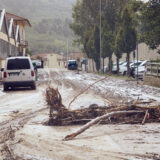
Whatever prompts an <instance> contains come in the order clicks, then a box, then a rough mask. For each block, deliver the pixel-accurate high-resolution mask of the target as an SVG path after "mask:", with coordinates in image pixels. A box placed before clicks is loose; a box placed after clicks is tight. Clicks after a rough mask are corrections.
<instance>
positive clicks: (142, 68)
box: [134, 60, 150, 79]
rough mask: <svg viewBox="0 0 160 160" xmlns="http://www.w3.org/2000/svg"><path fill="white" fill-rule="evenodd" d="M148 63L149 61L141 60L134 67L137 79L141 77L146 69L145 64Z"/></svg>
mask: <svg viewBox="0 0 160 160" xmlns="http://www.w3.org/2000/svg"><path fill="white" fill-rule="evenodd" d="M148 63H150V62H149V61H147V60H145V61H142V62H141V64H140V65H139V66H138V67H136V69H135V71H134V75H135V77H137V78H139V79H143V76H144V73H145V71H146V65H147V64H148Z"/></svg>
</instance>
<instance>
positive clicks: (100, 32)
mask: <svg viewBox="0 0 160 160" xmlns="http://www.w3.org/2000/svg"><path fill="white" fill-rule="evenodd" d="M99 8H100V25H99V34H100V35H99V37H100V72H101V71H102V70H101V68H102V66H101V59H102V57H101V56H102V0H100V7H99Z"/></svg>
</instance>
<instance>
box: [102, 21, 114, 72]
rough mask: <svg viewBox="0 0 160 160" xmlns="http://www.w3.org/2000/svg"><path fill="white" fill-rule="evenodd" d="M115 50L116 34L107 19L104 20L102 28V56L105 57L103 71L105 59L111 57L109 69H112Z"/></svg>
mask: <svg viewBox="0 0 160 160" xmlns="http://www.w3.org/2000/svg"><path fill="white" fill-rule="evenodd" d="M113 51H114V34H113V32H112V30H111V29H110V27H109V25H108V23H107V21H105V22H104V24H103V28H102V55H101V56H102V58H103V71H104V59H105V58H106V57H108V59H109V71H111V69H112V66H111V65H112V63H111V62H112V54H113Z"/></svg>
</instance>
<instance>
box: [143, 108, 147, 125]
mask: <svg viewBox="0 0 160 160" xmlns="http://www.w3.org/2000/svg"><path fill="white" fill-rule="evenodd" d="M147 115H148V110H147V111H146V113H145V116H144V119H143V121H142V125H144V123H145V121H146V118H147Z"/></svg>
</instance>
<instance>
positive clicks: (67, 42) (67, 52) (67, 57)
mask: <svg viewBox="0 0 160 160" xmlns="http://www.w3.org/2000/svg"><path fill="white" fill-rule="evenodd" d="M68 48H69V47H68V39H67V61H68V60H69V53H68V52H69V49H68Z"/></svg>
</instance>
